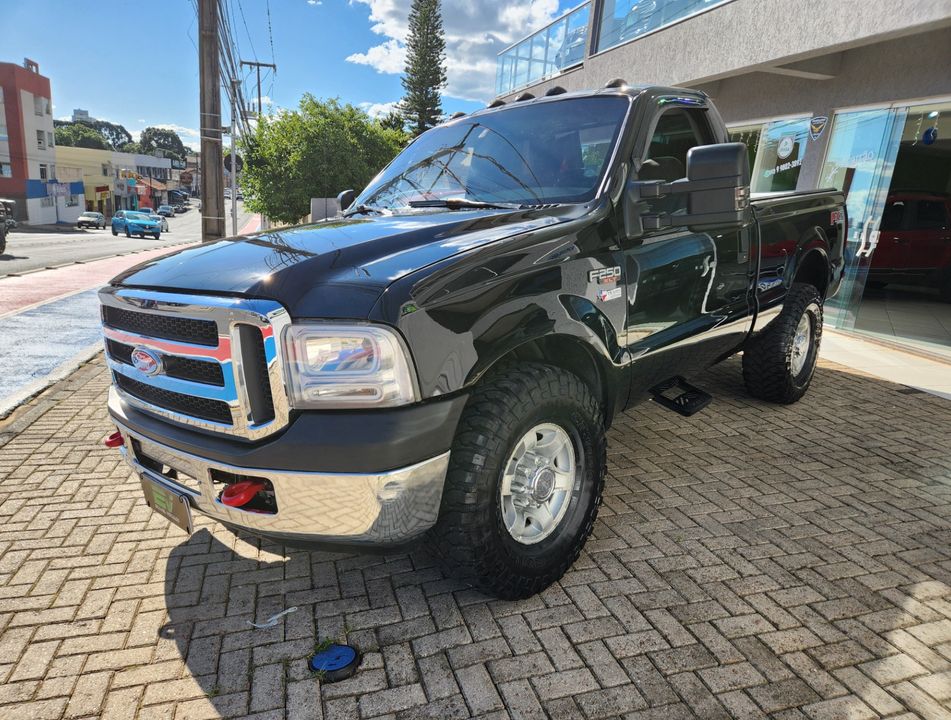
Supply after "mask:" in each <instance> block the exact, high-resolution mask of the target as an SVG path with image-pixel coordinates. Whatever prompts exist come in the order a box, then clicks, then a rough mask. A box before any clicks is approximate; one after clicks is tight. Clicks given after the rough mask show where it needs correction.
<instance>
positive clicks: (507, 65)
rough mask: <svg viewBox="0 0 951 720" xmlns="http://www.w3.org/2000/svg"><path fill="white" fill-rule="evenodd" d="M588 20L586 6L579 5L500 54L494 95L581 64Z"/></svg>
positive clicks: (586, 38)
mask: <svg viewBox="0 0 951 720" xmlns="http://www.w3.org/2000/svg"><path fill="white" fill-rule="evenodd" d="M588 16H589V6H588V5H587V4H585V5H582V6H581V7H579V8H577V9H575V10H572V11H571V12H570V13H568V14H567V15H565V16H563V17H561V18H559V19H558V20H556V21H555V22H553V23H551V24H550V25H548V26H547V27H544V28H542V29H541V30H539V31H538V32H536V33H534V34H532V35H529V36H528V37H527V38H525V39H524V40H522V41H521V42H520V43H518V44H517V45H514V46H512V47H510V48H509V49H508V50H506V51H505V52H503V53H501V54H500V55H499V57H498V60H497V67H496V92H497V93H498V94H499V95H504V94H505V93H508V92H511V91H512V90H515V89H516V88H519V87H523V86H525V85H529V84H531V83H533V82H537V81H539V80H543V79H544V78H547V77H551V76H552V75H555V74H557V73H559V72H561V71H562V70H564V69H565V68H567V67H570V66H572V65H575V64H577V63H579V62H581V61H582V60H584V54H585V45H586V43H587V40H588Z"/></svg>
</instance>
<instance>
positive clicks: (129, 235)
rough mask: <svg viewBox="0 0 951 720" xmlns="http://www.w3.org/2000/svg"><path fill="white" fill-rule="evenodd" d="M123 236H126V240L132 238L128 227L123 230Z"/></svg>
mask: <svg viewBox="0 0 951 720" xmlns="http://www.w3.org/2000/svg"><path fill="white" fill-rule="evenodd" d="M125 236H126V237H127V238H130V237H132V231H131V230H129V228H128V227H127V228H126V229H125Z"/></svg>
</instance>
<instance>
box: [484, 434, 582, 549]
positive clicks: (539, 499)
mask: <svg viewBox="0 0 951 720" xmlns="http://www.w3.org/2000/svg"><path fill="white" fill-rule="evenodd" d="M576 474H577V467H576V465H575V449H574V445H573V444H572V442H571V437H570V436H569V435H568V433H567V432H565V430H564V429H562V428H561V427H559V426H558V425H553V424H552V423H542V424H540V425H536V426H535V427H533V428H532V429H531V430H529V431H528V432H527V433H525V435H523V436H522V439H521V440H519V441H518V443H516V445H515V449H514V450H513V451H512V455H511V456H510V457H509V461H508V463H507V464H506V466H505V471H504V472H503V474H502V482H501V484H500V486H499V493H500V496H501V497H500V500H501V507H502V520H503V521H504V523H505V529H506V530H508V532H509V535H511V536H512V538H513V539H514V540H515V541H516V542H519V543H521V544H523V545H534V544H535V543H537V542H541V541H542V540H544V539H545V538H547V537H548V536H549V535H551V534H552V532H554V530H555V528H557V527H558V525H559V523H561V521H562V519H564V517H565V512H566V511H567V510H568V505H569V504H570V500H571V491H572V488H574V485H575V477H576Z"/></svg>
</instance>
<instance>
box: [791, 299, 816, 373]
mask: <svg viewBox="0 0 951 720" xmlns="http://www.w3.org/2000/svg"><path fill="white" fill-rule="evenodd" d="M811 348H812V320H810V318H809V313H808V312H806V313H803V314H802V317H801V318H800V319H799V325H797V326H796V334H795V335H794V336H793V341H792V355H791V356H790V358H789V370H790V372H791V373H792V376H793V377H799V373H801V372H802V369H803V367H805V365H806V359H807V358H808V357H809V350H810V349H811Z"/></svg>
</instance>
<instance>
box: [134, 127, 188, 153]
mask: <svg viewBox="0 0 951 720" xmlns="http://www.w3.org/2000/svg"><path fill="white" fill-rule="evenodd" d="M139 148H140V150H139V152H142V153H145V154H147V155H154V154H155V151H156V150H164V151H165V157H174V158H176V159H178V160H184V159H185V144H184V143H183V142H182V139H181V138H180V137H178V133H176V132H175V131H173V130H168V129H167V128H157V127H147V128H145V130H143V131H142V134H141V135H140V136H139Z"/></svg>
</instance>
